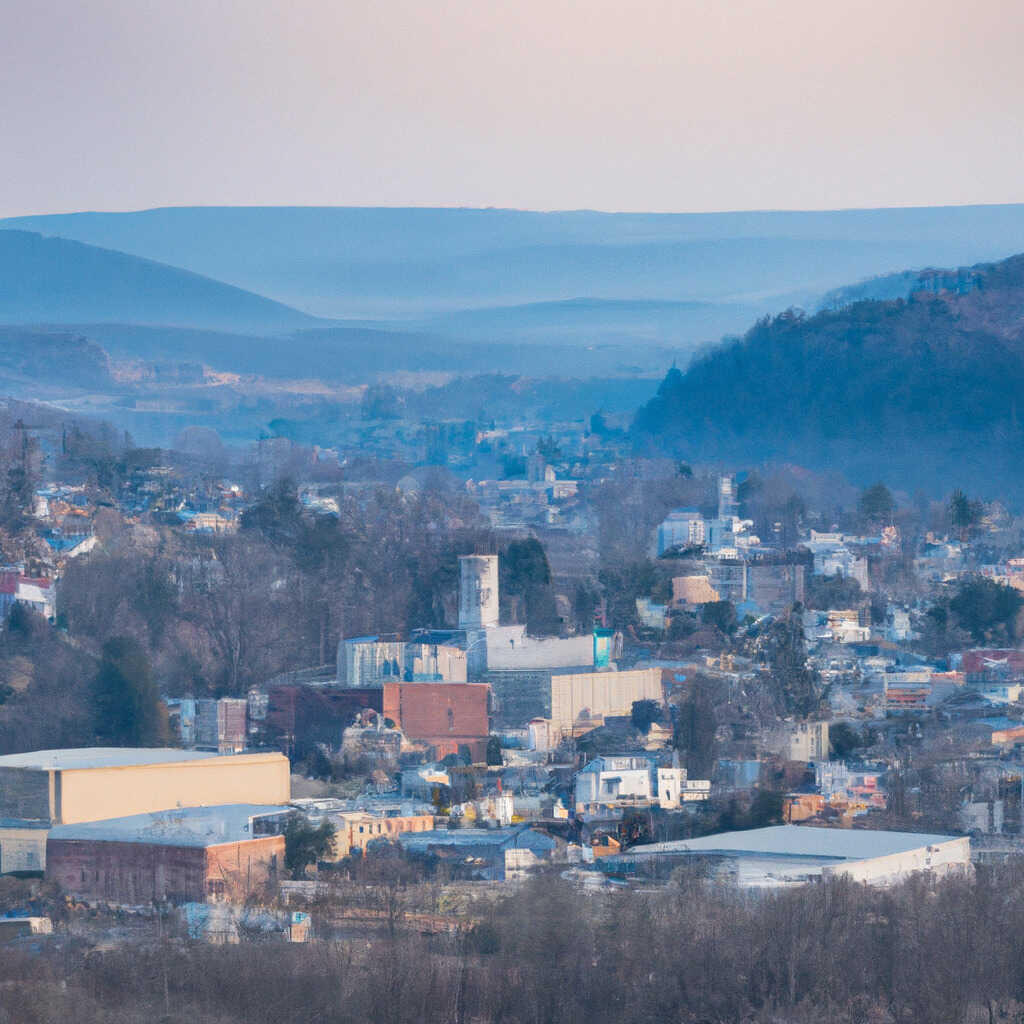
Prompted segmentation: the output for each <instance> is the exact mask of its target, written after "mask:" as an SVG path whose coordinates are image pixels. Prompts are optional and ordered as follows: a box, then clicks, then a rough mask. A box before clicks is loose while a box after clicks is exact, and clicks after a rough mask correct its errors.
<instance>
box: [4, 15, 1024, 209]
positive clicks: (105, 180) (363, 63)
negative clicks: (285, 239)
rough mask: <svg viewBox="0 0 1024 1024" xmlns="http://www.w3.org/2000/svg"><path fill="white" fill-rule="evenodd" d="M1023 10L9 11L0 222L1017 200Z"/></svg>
mask: <svg viewBox="0 0 1024 1024" xmlns="http://www.w3.org/2000/svg"><path fill="white" fill-rule="evenodd" d="M1022 38H1024V2H1021V0H971V2H970V3H965V2H964V0H955V2H952V0H860V2H854V0H621V2H617V3H611V2H607V0H579V2H568V0H505V2H498V0H464V2H463V0H431V2H426V0H420V2H417V0H290V2H287V3H286V2H279V0H117V2H115V0H0V133H2V134H0V139H2V143H0V215H13V214H22V213H46V212H58V211H69V210H80V209H137V208H142V207H149V206H161V205H191V204H218V205H219V204H316V205H319V204H326V205H349V204H352V205H378V204H379V205H405V204H409V205H459V206H489V205H493V206H514V207H528V208H535V209H553V208H579V207H591V208H597V209H607V210H723V209H748V208H823V207H824V208H828V207H845V206H882V205H927V204H939V203H973V202H989V203H995V202H1011V201H1024V107H1022V98H1024V59H1022V57H1021V39H1022Z"/></svg>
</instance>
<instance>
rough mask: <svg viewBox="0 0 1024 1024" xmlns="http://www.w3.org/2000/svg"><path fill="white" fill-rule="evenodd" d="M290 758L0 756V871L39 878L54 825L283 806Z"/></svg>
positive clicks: (98, 751) (74, 752) (123, 752)
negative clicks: (209, 808) (221, 807)
mask: <svg viewBox="0 0 1024 1024" xmlns="http://www.w3.org/2000/svg"><path fill="white" fill-rule="evenodd" d="M289 796H290V778H289V766H288V759H287V758H286V757H284V756H283V755H281V754H277V753H263V754H234V755H226V756H221V755H218V754H215V753H208V752H205V751H188V750H173V749H169V748H158V749H153V750H146V749H137V748H131V747H85V748H78V749H71V750H38V751H35V752H33V753H26V754H8V755H7V756H6V757H0V872H11V871H42V870H43V868H44V867H45V866H46V837H47V833H48V832H49V830H50V829H51V828H52V827H54V826H56V825H70V824H77V823H79V822H89V821H100V820H103V819H106V818H115V817H117V818H120V817H124V816H125V815H131V814H143V813H147V812H151V811H166V810H170V809H174V808H179V807H195V806H199V805H204V804H205V805H211V804H231V803H253V804H283V803H287V802H288V799H289Z"/></svg>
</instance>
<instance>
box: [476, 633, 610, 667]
mask: <svg viewBox="0 0 1024 1024" xmlns="http://www.w3.org/2000/svg"><path fill="white" fill-rule="evenodd" d="M486 640H487V668H488V670H490V669H518V670H524V669H537V668H578V667H580V666H589V665H593V664H594V637H593V635H592V634H590V633H586V634H584V635H583V636H569V637H532V636H527V634H526V628H525V627H524V626H500V627H498V628H496V629H489V630H488V631H487V637H486Z"/></svg>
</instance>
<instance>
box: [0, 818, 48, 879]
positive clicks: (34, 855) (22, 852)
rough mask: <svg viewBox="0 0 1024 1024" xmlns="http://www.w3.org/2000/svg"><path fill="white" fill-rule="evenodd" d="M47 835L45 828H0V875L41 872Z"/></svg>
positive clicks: (44, 860) (44, 862) (44, 858)
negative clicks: (16, 872) (13, 872)
mask: <svg viewBox="0 0 1024 1024" xmlns="http://www.w3.org/2000/svg"><path fill="white" fill-rule="evenodd" d="M48 834H49V829H45V828H0V874H6V873H7V872H9V871H42V870H43V866H44V865H45V864H46V837H47V835H48Z"/></svg>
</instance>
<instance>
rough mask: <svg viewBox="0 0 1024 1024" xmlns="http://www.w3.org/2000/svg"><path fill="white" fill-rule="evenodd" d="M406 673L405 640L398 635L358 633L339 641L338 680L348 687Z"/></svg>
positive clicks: (394, 678) (395, 679) (393, 679)
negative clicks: (386, 635) (366, 634)
mask: <svg viewBox="0 0 1024 1024" xmlns="http://www.w3.org/2000/svg"><path fill="white" fill-rule="evenodd" d="M404 674H405V643H404V642H403V641H401V640H399V639H398V638H397V637H393V636H392V637H380V636H357V637H351V638H350V639H348V640H342V641H341V643H340V644H338V683H339V684H340V685H342V686H345V687H365V686H379V685H380V684H381V683H388V682H399V681H400V680H401V679H402V678H403V677H404Z"/></svg>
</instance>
